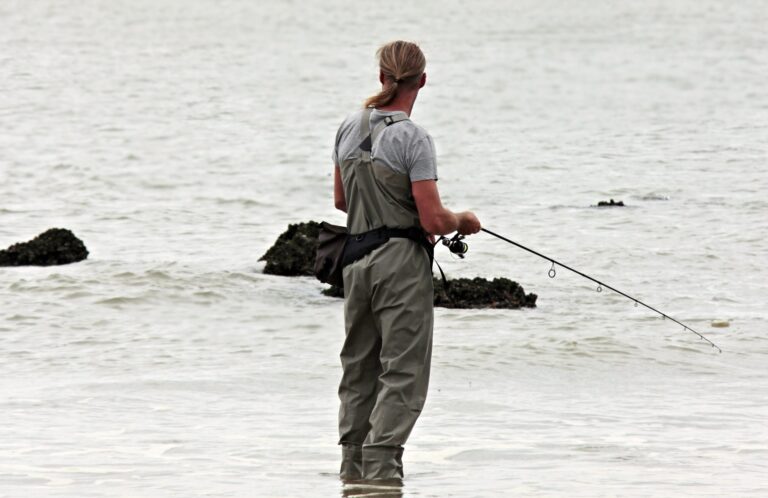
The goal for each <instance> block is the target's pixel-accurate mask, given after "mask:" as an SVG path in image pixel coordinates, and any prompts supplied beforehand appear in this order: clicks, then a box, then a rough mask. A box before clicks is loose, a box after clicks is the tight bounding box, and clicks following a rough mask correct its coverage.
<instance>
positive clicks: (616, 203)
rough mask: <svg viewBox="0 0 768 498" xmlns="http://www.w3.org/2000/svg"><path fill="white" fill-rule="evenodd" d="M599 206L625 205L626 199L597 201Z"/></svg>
mask: <svg viewBox="0 0 768 498" xmlns="http://www.w3.org/2000/svg"><path fill="white" fill-rule="evenodd" d="M597 207H624V201H614V200H613V199H611V200H610V201H600V202H598V203H597Z"/></svg>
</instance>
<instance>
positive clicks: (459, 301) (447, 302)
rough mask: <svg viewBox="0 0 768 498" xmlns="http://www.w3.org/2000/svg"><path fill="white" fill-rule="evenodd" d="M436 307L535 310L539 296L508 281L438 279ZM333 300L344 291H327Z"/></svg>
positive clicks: (502, 279)
mask: <svg viewBox="0 0 768 498" xmlns="http://www.w3.org/2000/svg"><path fill="white" fill-rule="evenodd" d="M434 286H435V306H439V307H442V308H505V309H518V308H535V307H536V298H537V297H538V296H536V294H526V293H525V291H524V290H523V288H522V287H521V286H520V285H519V284H518V283H517V282H513V281H512V280H509V279H508V278H494V279H493V280H490V281H489V280H486V279H484V278H479V277H478V278H473V279H468V278H457V279H456V280H448V289H446V288H445V286H444V285H443V281H442V280H439V279H434ZM323 294H324V295H326V296H329V297H344V289H343V288H341V287H336V286H331V287H328V288H327V289H325V290H323Z"/></svg>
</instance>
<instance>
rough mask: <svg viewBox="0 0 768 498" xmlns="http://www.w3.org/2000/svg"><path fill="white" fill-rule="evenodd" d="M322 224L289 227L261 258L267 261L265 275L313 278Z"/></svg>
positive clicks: (299, 224) (314, 223) (310, 223)
mask: <svg viewBox="0 0 768 498" xmlns="http://www.w3.org/2000/svg"><path fill="white" fill-rule="evenodd" d="M319 233H320V223H317V222H315V221H310V222H307V223H296V224H292V225H288V230H286V231H285V232H283V233H281V234H280V236H279V237H278V238H277V241H275V244H274V245H273V246H272V247H270V248H269V250H268V251H267V252H266V253H264V255H263V256H262V257H261V258H259V261H266V262H267V264H266V266H265V267H264V273H269V274H271V275H282V276H286V277H303V276H313V275H314V272H313V269H314V266H315V252H316V251H317V236H318V234H319Z"/></svg>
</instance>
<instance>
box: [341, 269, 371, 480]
mask: <svg viewBox="0 0 768 498" xmlns="http://www.w3.org/2000/svg"><path fill="white" fill-rule="evenodd" d="M360 270H362V269H359V268H352V267H347V268H345V269H344V293H345V301H344V321H345V328H346V339H345V341H344V346H343V347H342V350H341V355H340V356H341V364H342V367H343V373H342V378H341V382H340V384H339V400H340V402H341V404H340V407H339V444H341V445H342V467H341V477H342V478H345V479H359V478H361V477H362V465H363V463H362V457H363V454H362V444H363V441H365V438H366V436H367V435H368V431H369V430H370V428H371V424H370V422H369V418H370V416H371V411H372V410H373V406H374V403H375V402H376V394H377V383H378V380H377V379H378V376H379V374H380V373H381V366H380V364H379V352H380V351H381V338H380V336H379V331H378V328H377V326H376V322H375V320H374V317H373V314H372V312H371V307H370V297H369V296H370V292H369V290H368V289H367V288H366V287H365V274H364V272H363V271H360Z"/></svg>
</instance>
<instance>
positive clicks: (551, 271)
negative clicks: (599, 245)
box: [480, 228, 723, 353]
mask: <svg viewBox="0 0 768 498" xmlns="http://www.w3.org/2000/svg"><path fill="white" fill-rule="evenodd" d="M480 230H482V231H483V232H485V233H487V234H489V235H493V236H494V237H496V238H499V239H501V240H503V241H504V242H509V243H510V244H512V245H514V246H517V247H519V248H520V249H523V250H525V251H528V252H530V253H532V254H535V255H536V256H538V257H540V258H543V259H546V260H547V261H549V262H550V263H552V266H551V268H550V269H549V271H548V272H547V275H549V278H555V276H556V275H557V270H556V269H555V267H556V266H560V267H562V268H565V269H566V270H570V271H572V272H573V273H575V274H577V275H579V276H582V277H584V278H586V279H588V280H591V281H593V282H594V283H596V284H597V289H596V290H597V292H602V291H603V287H605V288H606V289H610V290H612V291H613V292H615V293H617V294H620V295H622V296H624V297H626V298H627V299H629V300H630V301H634V302H635V307H637V305H638V304H642V305H643V306H645V307H646V308H648V309H649V310H651V311H653V312H655V313H658V314H659V315H661V317H662V318H663V319H665V320H666V319H669V320H672V321H673V322H675V323H676V324H678V325H680V326H681V327H683V330H688V331H690V332H693V333H694V334H696V335H697V336H699V339H703V340H705V341H707V342H708V343H709V344H710V345H711V346H712V347H713V348H715V349H717V352H718V353H722V352H723V350H722V349H720V348H719V347H718V346H717V345H715V343H714V342H712V341H710V340H709V339H707V338H706V337H704V336H703V335H702V334H701V333H699V332H697V331H696V330H694V329H692V328H691V327H689V326H688V325H686V324H684V323H683V322H680V321H678V320H676V319H674V318H672V317H671V316H669V315H667V314H666V313H664V312H662V311H659V310H657V309H656V308H654V307H653V306H649V305H647V304H645V303H644V302H642V301H641V300H639V299H637V298H636V297H632V296H630V295H629V294H626V293H624V292H622V291H620V290H618V289H616V288H614V287H611V286H610V285H608V284H606V283H604V282H601V281H599V280H597V279H595V278H592V277H590V276H589V275H587V274H585V273H582V272H580V271H579V270H575V269H573V268H571V267H570V266H568V265H565V264H563V263H561V262H559V261H557V260H556V259H553V258H550V257H549V256H545V255H543V254H541V253H540V252H537V251H534V250H533V249H531V248H528V247H525V246H524V245H522V244H518V243H517V242H515V241H514V240H510V239H508V238H506V237H504V236H502V235H499V234H497V233H495V232H492V231H490V230H487V229H485V228H481V229H480Z"/></svg>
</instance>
